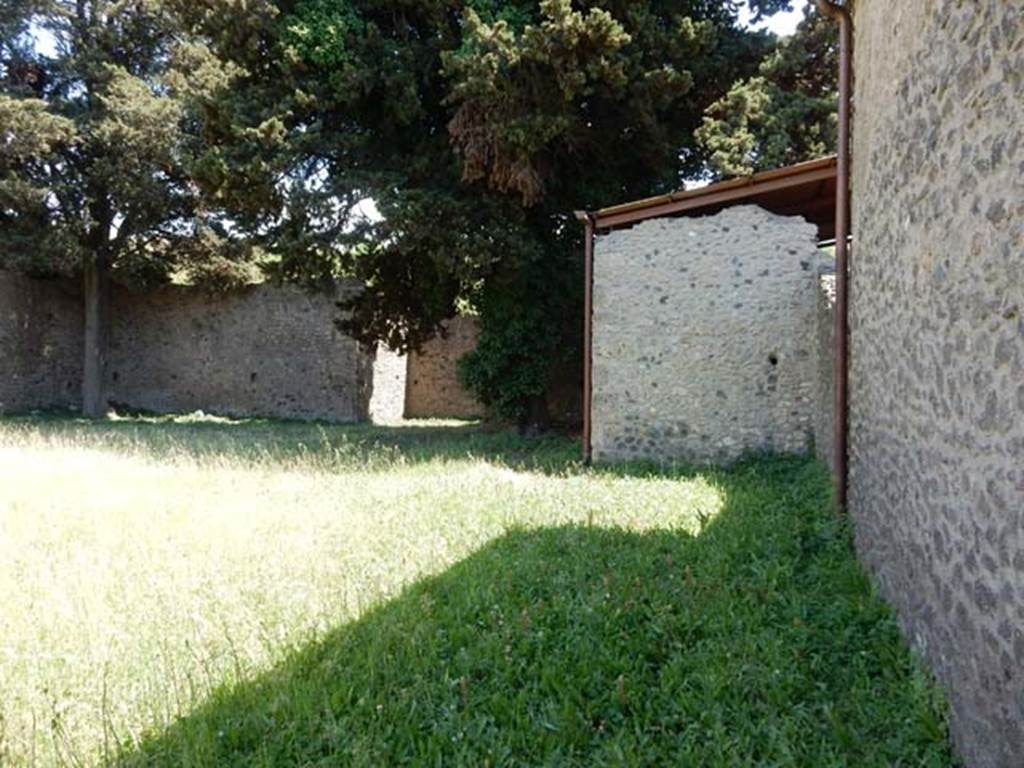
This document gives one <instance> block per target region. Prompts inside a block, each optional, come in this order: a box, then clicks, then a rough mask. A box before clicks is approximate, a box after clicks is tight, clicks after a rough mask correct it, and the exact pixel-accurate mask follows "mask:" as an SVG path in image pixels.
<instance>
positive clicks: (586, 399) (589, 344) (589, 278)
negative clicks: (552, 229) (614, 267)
mask: <svg viewBox="0 0 1024 768" xmlns="http://www.w3.org/2000/svg"><path fill="white" fill-rule="evenodd" d="M576 218H577V219H578V220H579V221H581V222H582V223H583V403H582V407H581V410H582V412H583V461H584V463H586V464H590V462H591V459H592V457H593V453H592V449H591V439H590V435H591V417H592V413H591V412H592V401H593V389H594V380H593V374H594V357H593V341H594V327H593V322H594V215H593V214H592V213H590V212H588V211H576Z"/></svg>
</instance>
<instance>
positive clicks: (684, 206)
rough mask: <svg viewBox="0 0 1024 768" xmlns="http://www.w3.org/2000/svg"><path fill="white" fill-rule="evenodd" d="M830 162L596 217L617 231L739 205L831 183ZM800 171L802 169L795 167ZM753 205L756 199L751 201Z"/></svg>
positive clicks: (599, 224) (832, 165)
mask: <svg viewBox="0 0 1024 768" xmlns="http://www.w3.org/2000/svg"><path fill="white" fill-rule="evenodd" d="M826 160H827V162H824V163H822V162H820V161H817V162H816V164H815V165H816V167H811V168H807V169H805V170H800V171H797V172H793V171H792V170H790V169H787V170H788V171H789V172H787V173H786V174H780V173H779V172H778V171H773V172H769V173H771V174H772V175H770V176H769V175H767V174H765V175H760V174H759V175H755V176H751V177H748V178H744V179H733V180H732V181H725V182H722V183H721V184H712V185H711V186H708V187H704V188H702V189H691V190H686V191H684V192H676V193H674V194H672V195H665V196H662V197H660V198H650V199H648V200H642V201H639V202H637V203H635V204H629V205H626V206H616V207H614V208H606V209H604V210H601V211H598V212H597V213H596V214H595V220H596V221H595V223H596V227H597V229H613V228H615V227H622V226H628V225H630V224H635V223H637V222H640V221H644V220H645V219H653V218H657V217H659V216H671V215H675V214H681V213H686V212H691V211H697V210H700V209H701V208H711V207H714V206H721V205H726V204H728V203H735V202H738V201H740V200H751V198H755V197H758V196H760V195H765V194H770V193H772V192H780V191H783V190H786V189H792V188H795V187H799V186H804V185H809V184H815V183H821V182H828V181H831V180H833V179H835V178H836V167H835V161H834V160H833V159H832V158H827V159H826ZM793 168H799V166H793ZM751 201H752V202H753V200H751Z"/></svg>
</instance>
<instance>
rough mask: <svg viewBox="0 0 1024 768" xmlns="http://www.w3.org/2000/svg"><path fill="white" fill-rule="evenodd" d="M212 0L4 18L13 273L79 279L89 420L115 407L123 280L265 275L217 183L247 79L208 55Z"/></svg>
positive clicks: (75, 5)
mask: <svg viewBox="0 0 1024 768" xmlns="http://www.w3.org/2000/svg"><path fill="white" fill-rule="evenodd" d="M199 5H200V4H199V3H195V4H193V3H189V2H187V1H185V0H182V2H180V3H177V4H176V3H174V2H161V1H160V0H132V1H131V2H114V1H113V0H27V1H26V0H20V1H18V2H8V3H6V4H5V5H4V9H3V11H2V12H0V28H2V32H3V42H2V43H0V142H2V152H0V266H3V267H5V268H7V269H15V270H22V271H27V272H30V273H37V274H47V273H49V274H53V273H61V274H77V275H81V276H82V279H83V286H84V296H85V307H86V315H85V320H86V324H85V327H86V338H85V350H86V352H85V354H86V358H85V368H84V384H83V393H82V394H83V397H82V409H83V412H84V413H86V414H88V415H92V416H96V415H101V414H102V413H103V412H104V410H105V407H106V402H105V398H104V395H103V359H104V344H105V334H106V328H107V325H108V312H109V290H110V281H111V279H112V278H113V277H116V278H117V279H119V280H121V281H124V282H127V283H131V284H135V285H139V286H152V285H155V284H159V283H161V282H165V281H167V280H169V279H171V278H172V277H178V278H180V279H185V280H190V281H193V282H196V283H201V284H204V285H209V286H214V287H220V286H225V285H228V284H232V283H235V282H238V281H244V280H246V279H248V278H249V277H251V276H252V274H253V273H252V268H253V260H254V258H255V253H254V250H253V248H252V247H251V245H250V244H249V243H247V242H245V241H244V240H241V239H239V238H238V237H236V236H234V235H233V234H232V233H231V231H230V227H229V225H228V222H229V221H230V220H229V219H228V218H227V216H226V214H225V210H224V207H223V201H220V200H218V195H217V194H216V190H215V189H211V188H210V185H209V184H208V183H207V181H208V179H207V177H208V176H209V173H208V165H209V161H210V153H211V151H212V150H211V147H210V146H209V143H208V139H209V136H210V135H212V131H211V128H212V127H213V126H214V125H215V124H216V123H217V121H218V120H223V119H224V117H225V115H226V114H227V113H226V112H225V111H224V110H223V109H222V108H221V107H220V100H221V99H222V97H224V96H225V94H227V93H229V92H230V89H231V87H232V84H233V83H234V82H235V80H236V79H237V78H238V77H239V76H240V74H241V72H240V70H238V68H237V66H235V65H228V64H226V63H224V62H223V61H221V60H220V59H218V58H217V57H216V56H215V55H214V54H213V53H212V52H211V48H210V45H209V39H208V38H207V37H204V35H202V34H201V33H200V31H198V29H197V27H196V22H197V21H198V18H197V17H195V14H196V13H197V11H198V10H199V8H198V6H199ZM205 5H206V6H207V9H206V10H207V13H206V18H207V20H210V19H213V18H216V14H215V13H214V11H216V10H217V7H216V4H211V3H206V4H205ZM222 5H223V6H224V7H223V8H221V9H220V12H221V13H222V14H223V13H224V12H226V11H228V10H229V8H228V5H229V4H227V3H224V4H222ZM221 20H222V21H223V22H225V23H226V21H227V19H226V17H223V18H222V19H221ZM236 23H237V22H236ZM240 26H241V27H242V28H245V27H246V23H245V19H243V20H242V23H241V24H240ZM48 48H52V49H53V50H52V51H51V50H47V49H48ZM217 130H218V131H219V132H221V133H223V126H217Z"/></svg>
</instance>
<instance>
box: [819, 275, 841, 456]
mask: <svg viewBox="0 0 1024 768" xmlns="http://www.w3.org/2000/svg"><path fill="white" fill-rule="evenodd" d="M829 268H830V269H832V270H833V271H831V272H828V273H826V274H823V275H821V277H819V278H818V295H817V302H816V308H815V326H814V330H815V333H816V334H817V336H816V344H817V346H816V349H815V352H814V361H815V365H816V375H815V379H814V384H815V392H814V402H815V405H814V416H813V419H814V454H815V455H816V456H817V457H818V458H819V459H820V460H821V461H822V462H824V463H825V464H827V465H828V467H829V469H830V470H832V471H834V470H835V466H834V458H835V457H834V456H833V446H834V445H835V439H834V437H835V436H834V433H833V428H834V427H833V424H834V423H835V418H834V404H833V400H834V395H833V393H834V384H833V381H832V369H833V364H832V363H833V355H834V345H833V343H832V340H833V339H834V338H835V332H834V327H833V323H834V322H835V309H836V276H835V272H834V268H833V267H831V266H830V267H829Z"/></svg>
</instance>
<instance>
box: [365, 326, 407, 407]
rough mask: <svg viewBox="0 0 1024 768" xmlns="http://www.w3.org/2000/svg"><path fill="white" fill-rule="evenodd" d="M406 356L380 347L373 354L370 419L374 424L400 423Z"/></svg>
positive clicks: (403, 397)
mask: <svg viewBox="0 0 1024 768" xmlns="http://www.w3.org/2000/svg"><path fill="white" fill-rule="evenodd" d="M408 365H409V358H408V356H407V355H402V354H399V353H398V352H393V351H392V350H390V349H388V348H387V347H385V346H383V345H380V346H378V347H377V351H376V353H375V354H374V359H373V378H372V380H371V386H372V388H373V392H372V394H371V395H370V419H371V421H373V422H374V423H375V424H391V423H394V422H396V421H401V420H402V416H403V414H404V412H405V390H406V374H407V370H408Z"/></svg>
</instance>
